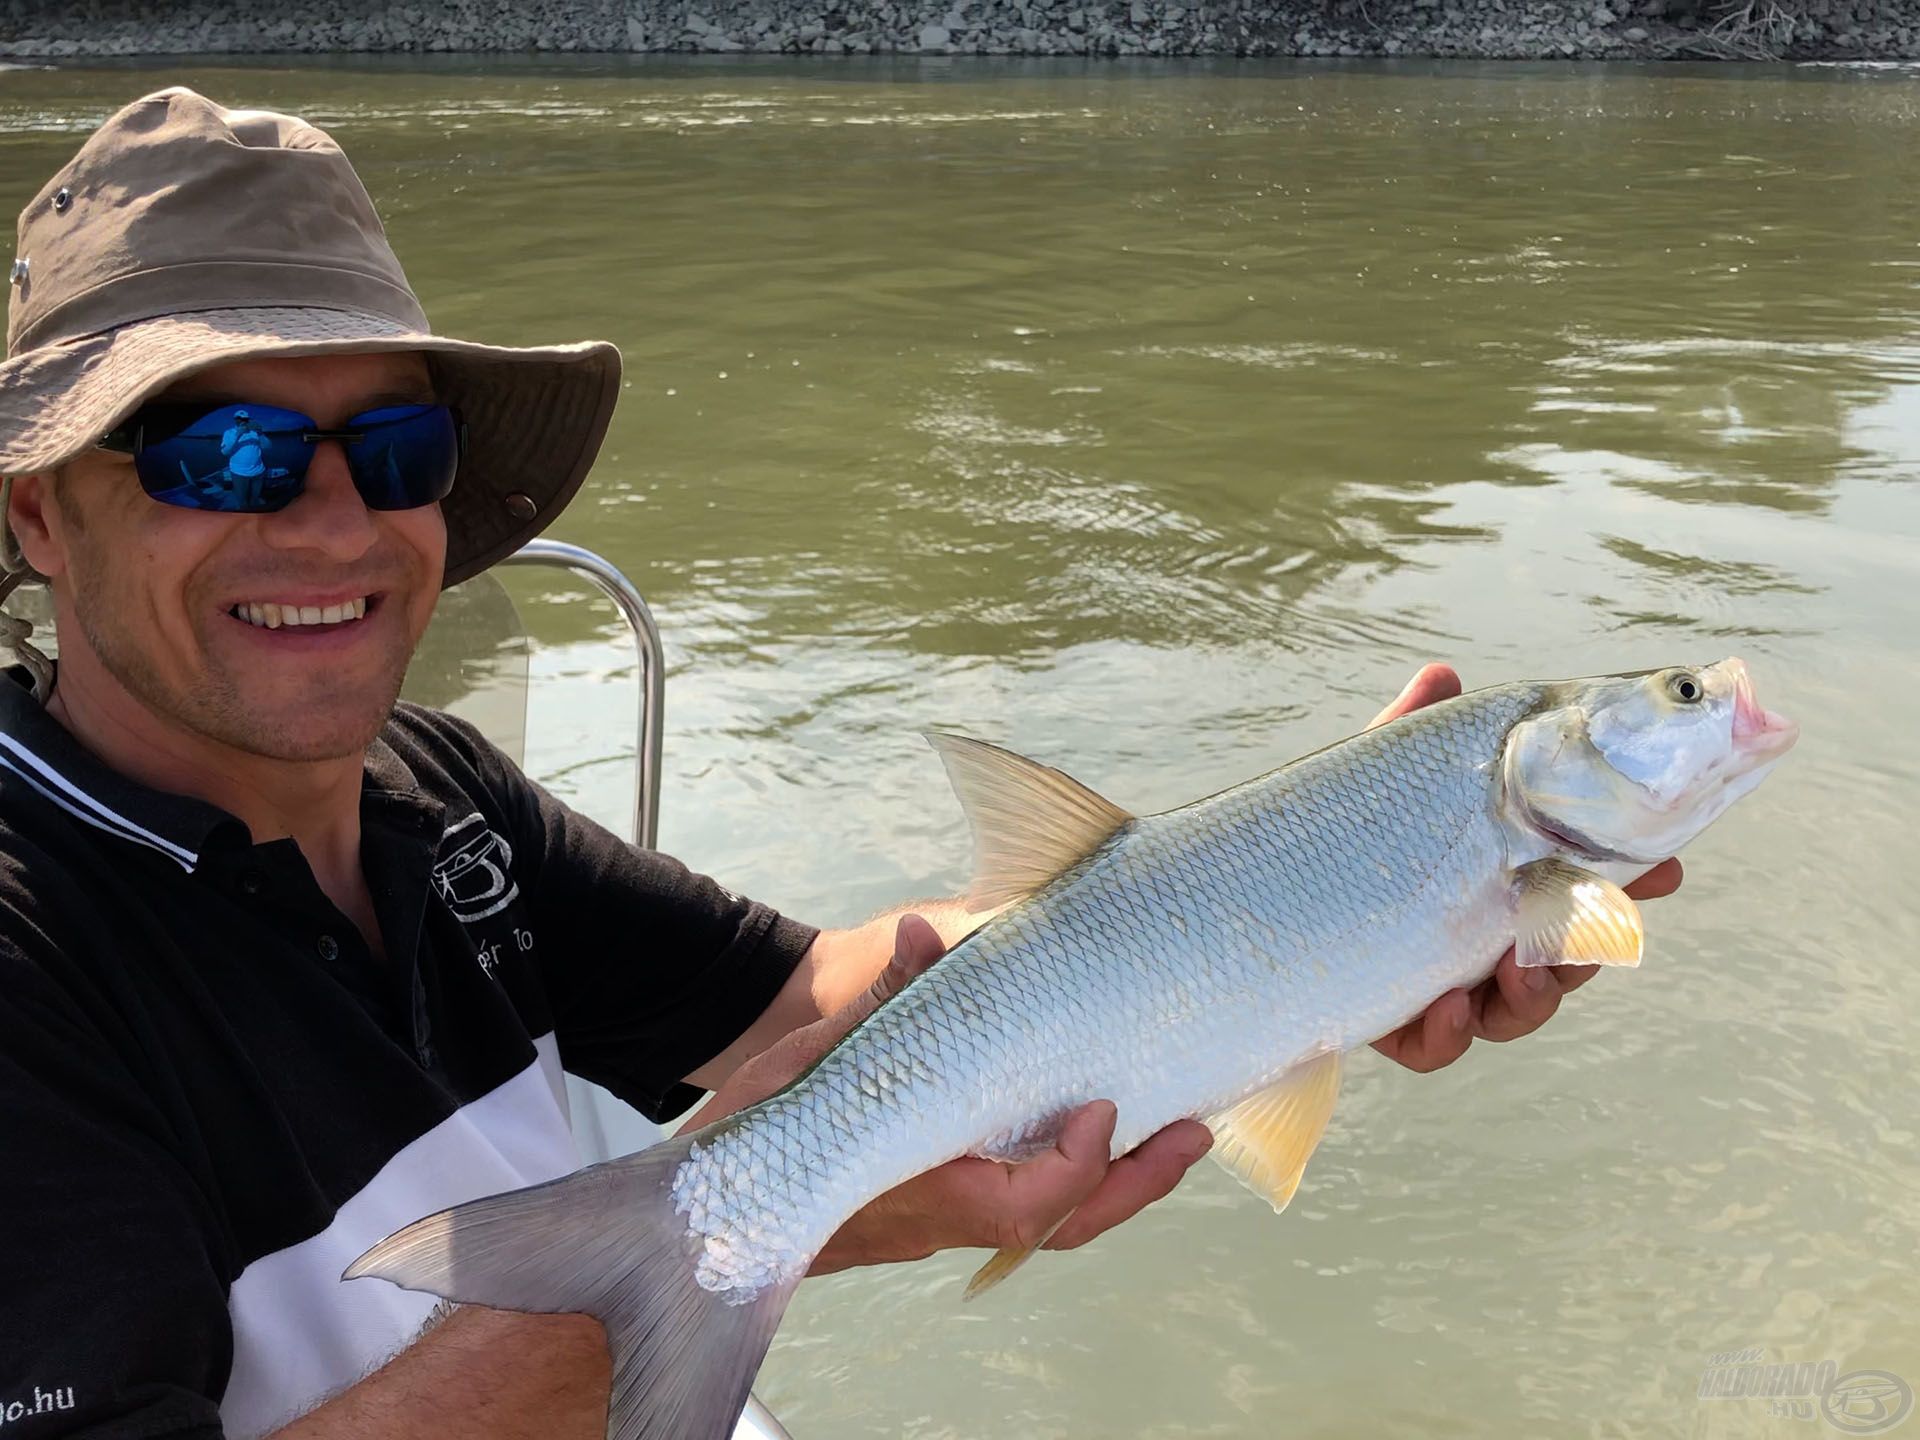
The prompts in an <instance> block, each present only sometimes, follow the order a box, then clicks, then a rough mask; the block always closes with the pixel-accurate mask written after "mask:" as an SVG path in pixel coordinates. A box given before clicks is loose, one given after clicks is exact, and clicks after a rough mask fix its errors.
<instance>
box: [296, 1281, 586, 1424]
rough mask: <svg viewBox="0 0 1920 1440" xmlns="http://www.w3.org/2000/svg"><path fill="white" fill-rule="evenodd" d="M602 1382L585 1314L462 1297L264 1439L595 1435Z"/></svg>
mask: <svg viewBox="0 0 1920 1440" xmlns="http://www.w3.org/2000/svg"><path fill="white" fill-rule="evenodd" d="M609 1383H610V1366H609V1362H608V1359H607V1340H606V1333H605V1332H604V1331H603V1330H602V1329H601V1328H600V1322H599V1321H598V1320H595V1319H594V1318H593V1317H591V1316H589V1315H521V1314H516V1313H514V1312H512V1311H508V1310H487V1309H483V1308H481V1307H479V1306H471V1305H463V1306H461V1307H460V1308H459V1309H457V1310H455V1311H454V1312H453V1313H452V1314H451V1315H449V1316H448V1317H447V1319H446V1320H445V1321H443V1322H442V1323H441V1324H439V1325H436V1326H434V1327H433V1328H431V1329H429V1330H428V1331H427V1332H426V1333H425V1334H423V1335H422V1336H421V1337H420V1338H419V1339H418V1340H416V1341H415V1342H414V1343H413V1344H412V1345H410V1346H408V1347H407V1348H406V1349H405V1350H403V1351H401V1352H400V1353H399V1354H398V1355H396V1356H394V1357H393V1359H391V1360H389V1361H388V1362H387V1363H386V1364H385V1365H383V1366H381V1367H380V1368H379V1369H378V1370H376V1371H374V1372H373V1374H371V1375H369V1376H367V1378H366V1379H364V1380H362V1381H360V1382H359V1383H358V1384H357V1385H352V1386H349V1387H348V1388H347V1389H345V1390H343V1391H341V1392H340V1393H339V1394H338V1395H336V1396H334V1397H333V1398H332V1399H331V1400H329V1401H327V1403H326V1404H324V1405H322V1406H320V1407H319V1408H318V1409H315V1410H310V1411H308V1412H307V1413H306V1414H305V1415H303V1416H301V1417H300V1418H299V1419H298V1420H296V1421H294V1422H293V1423H292V1424H291V1425H288V1426H286V1427H285V1428H283V1429H280V1430H276V1431H274V1432H273V1440H349V1437H359V1436H372V1437H377V1440H429V1437H431V1440H449V1437H453V1436H467V1435H484V1436H486V1437H487V1440H548V1437H551V1440H601V1437H602V1436H604V1435H605V1434H606V1430H607V1388H608V1385H609Z"/></svg>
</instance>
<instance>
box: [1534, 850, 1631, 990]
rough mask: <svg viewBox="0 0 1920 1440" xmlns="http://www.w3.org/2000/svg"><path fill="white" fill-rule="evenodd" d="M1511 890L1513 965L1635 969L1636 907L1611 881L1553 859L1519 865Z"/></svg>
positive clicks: (1555, 857)
mask: <svg viewBox="0 0 1920 1440" xmlns="http://www.w3.org/2000/svg"><path fill="white" fill-rule="evenodd" d="M1514 886H1515V889H1516V891H1517V893H1518V898H1519V906H1518V912H1517V914H1516V916H1515V919H1514V939H1513V951H1514V959H1515V960H1517V961H1518V962H1519V963H1520V964H1522V965H1525V966H1537V965H1638V964H1639V963H1640V955H1641V951H1642V949H1643V947H1644V945H1645V941H1646V933H1645V931H1644V930H1643V929H1642V927H1641V923H1640V907H1639V906H1637V905H1635V904H1634V903H1633V900H1632V899H1631V898H1630V897H1629V896H1628V894H1627V892H1626V891H1624V890H1622V889H1621V888H1620V887H1619V886H1618V885H1616V884H1614V883H1613V882H1612V881H1611V880H1607V879H1604V878H1603V877H1601V876H1599V875H1595V874H1594V873H1593V872H1592V871H1590V870H1582V869H1581V868H1580V867H1579V866H1577V865H1572V864H1569V863H1568V862H1567V861H1565V860H1562V859H1560V858H1559V857H1557V856H1549V857H1548V858H1547V859H1545V860H1536V861H1534V862H1533V863H1532V864H1530V865H1522V866H1521V867H1520V869H1519V870H1518V871H1517V872H1516V873H1515V877H1514Z"/></svg>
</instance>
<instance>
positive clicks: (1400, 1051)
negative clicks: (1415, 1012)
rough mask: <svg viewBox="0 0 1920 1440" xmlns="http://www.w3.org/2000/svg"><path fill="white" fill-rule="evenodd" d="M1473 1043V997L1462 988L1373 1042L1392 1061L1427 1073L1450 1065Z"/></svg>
mask: <svg viewBox="0 0 1920 1440" xmlns="http://www.w3.org/2000/svg"><path fill="white" fill-rule="evenodd" d="M1472 1043H1473V1000H1472V997H1471V996H1470V995H1468V993H1467V992H1466V991H1465V990H1449V991H1448V992H1447V993H1446V994H1444V995H1442V996H1441V997H1440V998H1439V999H1438V1000H1436V1001H1434V1002H1433V1003H1432V1004H1431V1005H1429V1006H1428V1007H1427V1009H1426V1013H1425V1014H1423V1015H1421V1016H1420V1017H1419V1018H1418V1019H1416V1020H1409V1021H1408V1022H1407V1023H1406V1024H1405V1025H1402V1026H1401V1027H1400V1028H1399V1029H1398V1030H1395V1031H1394V1032H1393V1033H1391V1034H1389V1035H1383V1036H1381V1037H1380V1039H1378V1040H1376V1041H1374V1042H1373V1048H1374V1049H1376V1050H1378V1051H1379V1052H1380V1053H1381V1054H1382V1055H1384V1056H1386V1057H1387V1058H1388V1059H1389V1060H1391V1061H1393V1062H1394V1063H1395V1064H1398V1065H1404V1066H1406V1067H1407V1069H1409V1070H1413V1071H1417V1072H1419V1073H1420V1074H1423V1075H1424V1074H1426V1073H1427V1072H1428V1071H1430V1070H1438V1069H1439V1068H1440V1067H1441V1066H1443V1065H1451V1064H1452V1063H1453V1062H1454V1061H1456V1060H1458V1059H1459V1058H1460V1057H1461V1056H1462V1055H1464V1054H1466V1053H1467V1047H1468V1046H1469V1045H1471V1044H1472Z"/></svg>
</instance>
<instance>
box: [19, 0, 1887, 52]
mask: <svg viewBox="0 0 1920 1440" xmlns="http://www.w3.org/2000/svg"><path fill="white" fill-rule="evenodd" d="M556 50H559V51H599V52H629V53H631V52H646V51H676V50H677V51H708V52H729V51H738V52H751V53H762V54H783V53H795V52H810V53H822V54H876V53H877V54H923V55H924V54H933V55H949V54H985V55H1087V56H1096V57H1098V56H1171V55H1305V56H1349V57H1359V56H1374V57H1379V56H1401V57H1413V56H1446V57H1473V58H1488V59H1494V58H1497V59H1586V60H1624V59H1707V58H1718V59H1772V58H1787V59H1822V60H1903V59H1920V0H412V3H383V0H287V3H270V0H227V3H220V0H0V56H4V57H8V58H13V59H23V60H25V59H47V60H56V61H58V60H82V59H88V58H106V57H112V56H130V55H206V54H264V53H273V52H288V51H293V52H336V53H337V52H342V51H347V52H353V51H556Z"/></svg>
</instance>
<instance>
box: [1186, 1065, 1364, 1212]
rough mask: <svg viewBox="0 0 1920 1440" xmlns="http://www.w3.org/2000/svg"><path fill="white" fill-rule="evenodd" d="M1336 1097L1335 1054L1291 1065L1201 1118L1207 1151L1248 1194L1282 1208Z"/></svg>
mask: <svg viewBox="0 0 1920 1440" xmlns="http://www.w3.org/2000/svg"><path fill="white" fill-rule="evenodd" d="M1339 1096H1340V1052H1339V1051H1338V1050H1329V1051H1327V1053H1326V1054H1324V1055H1316V1056H1315V1057H1314V1058H1313V1059H1311V1060H1307V1061H1304V1062H1302V1063H1301V1064H1299V1065H1296V1066H1294V1067H1293V1068H1292V1069H1291V1070H1289V1071H1287V1073H1286V1074H1284V1075H1282V1076H1281V1077H1280V1078H1279V1079H1278V1080H1277V1081H1275V1082H1274V1083H1273V1084H1271V1085H1269V1086H1268V1087H1267V1088H1266V1089H1264V1090H1262V1091H1260V1092H1259V1093H1258V1094H1256V1095H1249V1096H1248V1097H1247V1098H1246V1099H1245V1100H1242V1101H1241V1102H1240V1103H1239V1104H1238V1105H1235V1106H1234V1107H1233V1108H1232V1109H1231V1110H1223V1111H1221V1112H1220V1113H1219V1114H1218V1115H1215V1116H1213V1117H1212V1118H1211V1119H1209V1120H1208V1121H1207V1127H1208V1128H1209V1129H1210V1130H1212V1131H1213V1149H1212V1150H1211V1151H1210V1152H1208V1153H1210V1154H1211V1155H1212V1156H1213V1158H1214V1159H1216V1160H1218V1161H1219V1162H1220V1163H1221V1164H1222V1165H1224V1166H1226V1168H1227V1169H1228V1171H1230V1172H1231V1173H1232V1174H1233V1176H1234V1177H1235V1178H1236V1179H1237V1180H1239V1181H1240V1183H1241V1184H1243V1185H1245V1186H1246V1187H1247V1188H1248V1189H1249V1190H1251V1191H1253V1193H1254V1194H1256V1195H1258V1196H1260V1197H1261V1198H1262V1199H1264V1200H1265V1201H1266V1202H1267V1203H1268V1204H1269V1205H1271V1206H1273V1211H1274V1214H1276V1215H1277V1214H1279V1213H1280V1212H1281V1211H1282V1210H1284V1209H1286V1208H1287V1202H1288V1201H1289V1200H1291V1199H1293V1192H1294V1191H1295V1190H1297V1189H1299V1188H1300V1176H1301V1174H1302V1173H1303V1172H1304V1171H1305V1170H1306V1168H1307V1161H1308V1160H1309V1159H1310V1158H1311V1157H1312V1155H1313V1151H1314V1147H1315V1146H1317V1145H1319V1143H1320V1137H1321V1136H1322V1135H1324V1134H1326V1133H1327V1119H1328V1117H1329V1116H1331V1115H1332V1114H1333V1102H1334V1101H1335V1100H1336V1099H1338V1098H1339Z"/></svg>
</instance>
